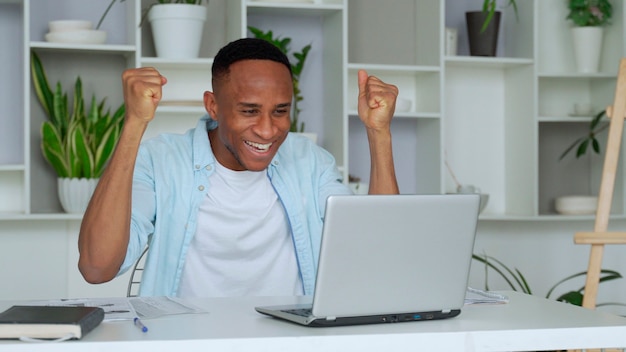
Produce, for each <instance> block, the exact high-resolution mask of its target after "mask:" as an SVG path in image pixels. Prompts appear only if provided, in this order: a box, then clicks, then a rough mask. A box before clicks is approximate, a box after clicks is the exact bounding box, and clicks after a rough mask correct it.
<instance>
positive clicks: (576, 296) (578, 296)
mask: <svg viewBox="0 0 626 352" xmlns="http://www.w3.org/2000/svg"><path fill="white" fill-rule="evenodd" d="M556 300H557V301H560V302H567V303H570V304H573V305H576V306H582V304H583V294H582V293H580V292H577V291H570V292H567V293H564V294H562V295H560V296H559V297H558V298H557V299H556Z"/></svg>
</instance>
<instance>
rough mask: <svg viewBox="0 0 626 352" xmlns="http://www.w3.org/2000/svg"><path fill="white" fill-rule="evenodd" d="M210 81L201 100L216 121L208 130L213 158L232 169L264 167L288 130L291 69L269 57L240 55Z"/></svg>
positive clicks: (256, 169) (291, 88) (257, 169)
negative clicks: (219, 77) (225, 72)
mask: <svg viewBox="0 0 626 352" xmlns="http://www.w3.org/2000/svg"><path fill="white" fill-rule="evenodd" d="M214 84H215V86H214V87H213V90H214V92H213V93H211V92H206V93H205V97H204V103H205V106H206V109H207V111H208V112H209V115H211V116H212V118H213V119H214V120H216V121H217V122H218V127H217V129H216V130H213V131H211V132H209V138H210V140H211V148H212V149H213V153H214V154H215V156H216V158H217V160H218V161H219V162H220V164H222V165H224V166H225V167H227V168H229V169H231V170H236V171H241V170H250V171H261V170H264V169H265V168H266V167H267V166H268V165H269V163H270V162H271V161H272V158H273V157H274V155H276V152H277V151H278V147H280V145H281V144H282V143H283V141H284V140H285V138H287V134H288V133H289V126H290V123H291V121H290V110H291V99H292V96H293V83H292V79H291V75H290V74H289V70H288V69H287V67H285V66H284V65H282V64H280V63H277V62H274V61H270V60H243V61H238V62H235V63H234V64H232V65H231V66H230V73H229V74H228V75H227V76H226V77H225V78H224V79H222V80H219V81H217V82H215V83H214Z"/></svg>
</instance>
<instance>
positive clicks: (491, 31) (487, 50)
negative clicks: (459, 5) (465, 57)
mask: <svg viewBox="0 0 626 352" xmlns="http://www.w3.org/2000/svg"><path fill="white" fill-rule="evenodd" d="M496 1H497V0H484V1H483V8H482V11H468V12H466V13H465V21H466V24H467V35H468V39H469V47H470V55H472V56H496V51H497V47H498V33H499V30H500V17H501V15H502V13H501V12H500V11H496ZM508 5H509V6H513V9H514V10H515V15H516V16H517V4H516V2H515V0H509V3H508Z"/></svg>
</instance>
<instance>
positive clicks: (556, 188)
mask: <svg viewBox="0 0 626 352" xmlns="http://www.w3.org/2000/svg"><path fill="white" fill-rule="evenodd" d="M588 126H589V123H588V122H584V121H581V122H580V123H561V122H541V123H539V143H538V145H539V148H538V154H539V155H538V160H539V161H538V164H539V194H540V197H539V200H538V201H539V215H556V210H555V209H554V200H555V198H557V197H560V196H567V195H597V194H598V190H599V188H600V181H601V178H602V165H603V162H604V150H605V147H606V133H601V134H599V135H598V136H597V137H598V139H599V142H600V149H601V151H602V154H600V155H598V154H596V153H595V152H593V151H592V149H591V146H589V148H588V151H587V153H586V154H585V155H583V156H581V157H580V158H576V150H575V149H574V150H572V151H571V152H570V153H569V154H568V155H567V156H566V157H565V158H563V159H562V160H559V158H560V156H561V154H562V153H563V152H564V151H565V149H566V148H567V147H568V146H569V145H571V143H573V142H574V141H575V140H576V139H577V138H579V137H582V136H585V135H586V134H587V133H588V131H589V127H588ZM623 145H624V142H622V151H621V153H622V154H623V153H624V147H623ZM623 165H624V163H623V161H621V160H620V162H619V165H618V168H617V174H616V182H615V188H614V196H613V204H612V206H611V213H612V214H615V215H624V196H623V194H624V182H623V181H621V180H623V177H624V176H623V175H624V171H623V168H624V166H623Z"/></svg>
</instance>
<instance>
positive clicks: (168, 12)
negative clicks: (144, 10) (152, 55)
mask: <svg viewBox="0 0 626 352" xmlns="http://www.w3.org/2000/svg"><path fill="white" fill-rule="evenodd" d="M206 16H207V7H206V6H200V5H189V4H158V5H154V6H152V8H151V9H150V12H149V13H148V21H150V26H151V27H150V28H152V37H153V39H154V47H155V49H156V54H157V56H158V57H161V58H168V59H192V58H197V57H198V56H199V54H200V44H201V42H202V32H203V29H204V22H205V21H206Z"/></svg>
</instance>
